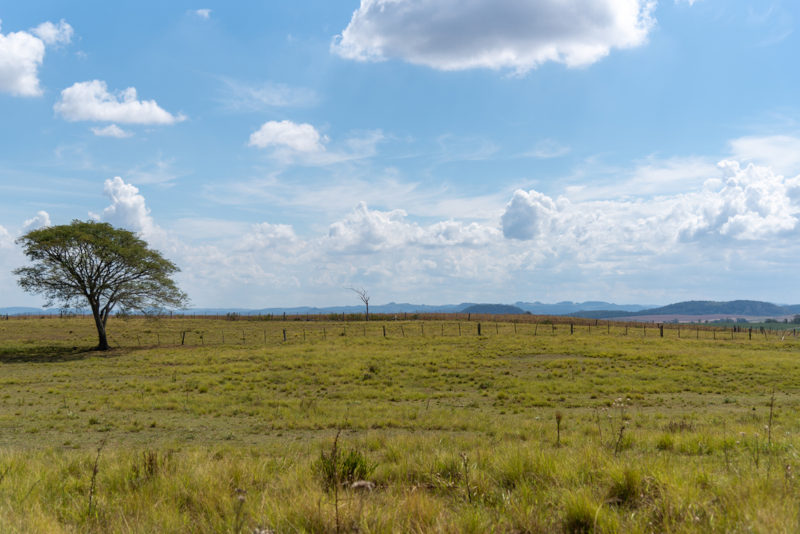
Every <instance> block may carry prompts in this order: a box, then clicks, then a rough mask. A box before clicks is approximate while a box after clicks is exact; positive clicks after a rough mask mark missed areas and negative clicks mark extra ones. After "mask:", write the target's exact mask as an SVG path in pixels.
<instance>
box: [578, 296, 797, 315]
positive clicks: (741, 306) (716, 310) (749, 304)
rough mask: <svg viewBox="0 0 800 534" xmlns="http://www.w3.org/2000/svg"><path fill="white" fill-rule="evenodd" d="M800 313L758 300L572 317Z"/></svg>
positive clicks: (593, 312) (696, 302)
mask: <svg viewBox="0 0 800 534" xmlns="http://www.w3.org/2000/svg"><path fill="white" fill-rule="evenodd" d="M795 313H800V306H798V305H792V306H779V305H777V304H772V303H770V302H762V301H758V300H731V301H728V302H717V301H712V300H689V301H685V302H677V303H675V304H669V305H667V306H661V307H658V308H649V309H645V310H639V311H637V312H634V313H625V312H622V311H620V310H583V311H579V312H575V313H571V314H569V315H571V316H573V317H584V318H589V319H615V318H620V317H642V316H653V315H655V316H658V315H691V316H701V315H728V316H731V317H782V316H786V315H793V314H795Z"/></svg>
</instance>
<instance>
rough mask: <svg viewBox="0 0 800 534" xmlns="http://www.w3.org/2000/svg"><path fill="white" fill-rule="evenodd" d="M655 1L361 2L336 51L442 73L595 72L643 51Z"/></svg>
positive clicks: (455, 0) (345, 55) (334, 46)
mask: <svg viewBox="0 0 800 534" xmlns="http://www.w3.org/2000/svg"><path fill="white" fill-rule="evenodd" d="M654 7H655V2H653V1H651V0H362V1H361V6H360V7H359V8H358V9H357V10H356V11H355V12H354V13H353V17H352V19H351V20H350V23H349V24H348V25H347V27H346V28H345V29H344V30H343V31H342V33H341V34H340V35H338V36H337V37H336V38H335V39H334V42H333V44H332V45H331V49H332V50H333V51H334V52H335V53H337V54H339V55H340V56H342V57H345V58H349V59H355V60H362V61H363V60H383V59H388V58H399V59H402V60H404V61H407V62H409V63H414V64H418V65H426V66H429V67H433V68H435V69H441V70H462V69H470V68H490V69H502V68H508V69H512V70H515V71H517V72H519V73H524V72H526V71H528V70H531V69H534V68H536V67H537V66H539V65H541V64H543V63H545V62H548V61H554V62H558V63H563V64H565V65H567V66H569V67H580V66H585V65H589V64H592V63H594V62H596V61H598V60H600V59H601V58H603V57H605V56H607V55H608V54H609V53H610V51H611V50H612V49H614V48H617V49H624V48H632V47H636V46H639V45H641V44H642V43H644V42H645V41H646V39H647V35H648V33H649V31H650V29H651V27H652V26H653V24H654V20H653V18H652V16H651V13H652V11H653V8H654Z"/></svg>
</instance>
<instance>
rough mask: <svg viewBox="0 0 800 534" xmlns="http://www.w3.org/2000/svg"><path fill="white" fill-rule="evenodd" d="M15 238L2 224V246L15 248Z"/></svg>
mask: <svg viewBox="0 0 800 534" xmlns="http://www.w3.org/2000/svg"><path fill="white" fill-rule="evenodd" d="M13 247H14V238H13V237H11V234H10V233H9V231H8V230H6V229H5V228H4V227H3V226H2V225H0V248H13Z"/></svg>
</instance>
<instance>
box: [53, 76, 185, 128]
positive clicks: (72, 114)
mask: <svg viewBox="0 0 800 534" xmlns="http://www.w3.org/2000/svg"><path fill="white" fill-rule="evenodd" d="M53 109H54V110H55V111H56V113H58V114H59V115H61V116H62V117H64V118H65V119H66V120H68V121H95V122H119V123H122V124H174V123H176V122H180V121H182V120H184V119H185V117H184V116H182V115H172V114H171V113H169V112H167V111H165V110H164V109H162V108H161V107H159V105H158V104H157V103H156V101H155V100H143V101H140V100H137V94H136V89H135V88H133V87H128V88H127V89H125V90H124V91H121V92H119V93H117V94H111V93H109V92H108V87H107V86H106V82H104V81H101V80H92V81H88V82H77V83H75V84H73V85H72V86H70V87H67V88H66V89H64V90H63V91H61V99H60V100H59V101H58V102H56V103H55V105H54V106H53Z"/></svg>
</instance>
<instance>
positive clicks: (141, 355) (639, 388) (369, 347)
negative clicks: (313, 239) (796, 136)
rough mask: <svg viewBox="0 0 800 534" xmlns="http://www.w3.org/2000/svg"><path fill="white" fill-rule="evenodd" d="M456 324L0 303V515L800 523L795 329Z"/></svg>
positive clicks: (147, 523)
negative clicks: (6, 311) (357, 472)
mask: <svg viewBox="0 0 800 534" xmlns="http://www.w3.org/2000/svg"><path fill="white" fill-rule="evenodd" d="M384 327H386V329H387V336H386V337H384V335H383V328H384ZM460 327H461V335H459V323H458V322H455V321H449V322H435V321H425V322H424V323H422V322H411V321H409V322H400V321H388V322H380V321H373V322H370V323H337V322H325V323H323V322H305V321H290V322H279V321H243V320H242V321H224V320H213V319H186V318H175V319H160V320H159V319H142V318H132V319H125V320H123V319H112V321H111V322H110V324H109V333H110V341H111V343H112V345H115V346H116V347H118V348H115V349H114V350H113V351H111V352H109V353H97V352H93V351H91V347H92V346H93V344H94V343H96V340H95V339H94V335H95V334H94V331H93V327H92V323H91V320H89V319H86V318H71V319H32V318H27V319H12V320H10V321H0V524H2V525H4V529H3V531H4V532H48V533H50V532H53V533H58V532H248V533H249V532H253V530H254V529H255V528H257V527H260V528H264V529H272V530H274V531H276V532H336V530H337V521H336V516H337V514H336V509H337V502H338V511H339V514H338V515H339V522H338V526H339V531H340V532H351V531H356V530H358V531H359V532H592V531H598V532H665V531H666V532H753V531H755V532H796V531H797V530H798V529H800V518H799V517H798V510H800V491H799V490H800V483H799V481H798V480H797V478H796V477H797V475H796V474H797V472H798V470H800V457H799V456H798V449H799V448H800V439H798V431H800V418H798V417H797V416H798V413H800V411H799V410H798V408H799V407H800V397H799V396H798V389H800V381H799V380H798V378H799V377H798V372H797V370H796V369H797V361H798V357H799V356H800V341H798V340H797V339H796V338H794V337H793V336H792V335H791V334H790V335H783V334H782V335H781V336H777V335H773V334H771V335H769V336H767V337H765V336H763V335H760V336H756V335H755V334H754V335H753V339H752V340H751V339H748V335H747V332H740V333H735V334H731V333H730V331H723V330H720V331H716V332H714V331H711V330H700V331H699V332H696V331H695V330H693V329H690V328H683V329H682V332H681V337H680V338H678V331H677V330H675V329H665V337H664V338H661V337H659V333H658V330H657V329H656V328H655V327H653V326H652V325H650V326H648V327H647V330H646V331H645V330H643V328H642V327H641V326H639V327H636V328H634V327H629V328H628V330H627V335H625V329H624V327H622V326H615V327H611V328H610V329H609V328H607V327H606V326H605V325H594V324H592V325H591V326H590V325H589V324H588V323H582V324H581V325H580V326H575V328H574V334H572V335H570V327H569V325H568V324H567V325H564V324H561V325H556V329H555V332H553V330H552V327H551V326H550V325H544V324H539V325H538V326H536V325H535V324H532V323H529V324H518V325H514V324H511V323H499V324H497V325H495V323H493V322H492V323H488V322H484V323H482V334H483V335H482V336H480V337H479V336H477V325H476V323H475V322H474V321H473V322H466V321H462V322H461V323H460ZM284 329H285V330H286V336H287V337H286V339H287V340H286V342H284V341H283V332H284ZM515 331H516V332H515ZM184 332H185V334H183V333H184ZM534 332H535V333H536V335H534ZM223 336H224V339H225V342H224V344H223ZM698 338H699V339H698ZM181 340H183V342H184V344H183V345H181ZM773 389H774V391H775V401H774V409H773V410H772V411H773V413H772V424H771V426H770V398H771V394H772V391H773ZM556 412H560V413H561V414H563V419H562V421H561V436H560V445H558V444H557V443H556V421H555V414H556ZM339 430H341V434H340V437H339V440H338V446H339V447H341V450H342V452H343V454H351V453H352V455H351V456H348V457H350V458H354V457H358V458H359V459H360V460H359V462H362V463H363V465H364V466H369V468H370V469H368V470H366V471H363V472H367V473H371V474H370V476H369V479H370V480H371V481H372V482H374V483H375V484H376V487H375V488H374V489H373V490H372V491H366V492H358V491H355V490H350V489H348V488H346V487H342V488H341V491H336V492H334V491H332V490H331V488H330V484H329V483H328V482H326V481H325V480H324V477H321V476H320V474H319V473H320V467H319V464H320V460H321V458H324V457H325V455H326V454H327V455H329V454H330V451H331V446H332V444H333V440H334V436H335V435H336V434H337V432H338V431H339ZM101 443H102V444H103V446H102V450H101V451H100V455H99V460H98V464H97V465H98V470H97V475H96V480H95V491H94V495H93V497H92V498H93V505H92V508H91V510H90V509H89V493H90V488H91V486H92V473H93V466H94V462H95V459H96V458H97V457H98V453H97V449H98V447H100V444H101Z"/></svg>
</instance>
